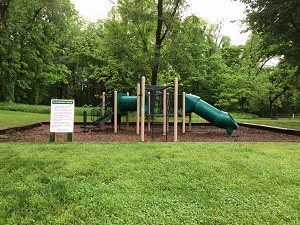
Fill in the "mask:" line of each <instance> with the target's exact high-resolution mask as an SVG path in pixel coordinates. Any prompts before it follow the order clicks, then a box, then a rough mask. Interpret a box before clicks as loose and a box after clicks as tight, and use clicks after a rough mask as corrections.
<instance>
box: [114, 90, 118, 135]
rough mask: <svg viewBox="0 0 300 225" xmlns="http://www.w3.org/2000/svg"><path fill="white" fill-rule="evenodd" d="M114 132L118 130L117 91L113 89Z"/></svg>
mask: <svg viewBox="0 0 300 225" xmlns="http://www.w3.org/2000/svg"><path fill="white" fill-rule="evenodd" d="M114 132H115V133H117V132H118V92H117V91H114Z"/></svg>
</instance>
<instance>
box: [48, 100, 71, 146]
mask: <svg viewBox="0 0 300 225" xmlns="http://www.w3.org/2000/svg"><path fill="white" fill-rule="evenodd" d="M74 108H75V103H74V100H68V99H52V100H51V119H50V142H55V139H56V137H55V134H56V133H68V136H67V141H69V142H72V141H73V132H74Z"/></svg>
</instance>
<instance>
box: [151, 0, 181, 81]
mask: <svg viewBox="0 0 300 225" xmlns="http://www.w3.org/2000/svg"><path fill="white" fill-rule="evenodd" d="M179 2H180V0H176V2H175V6H174V8H173V12H172V15H171V16H172V17H175V14H176V12H177V9H178V7H179ZM163 23H164V20H163V0H158V2H157V26H156V34H155V52H154V56H153V63H152V79H151V85H156V84H157V77H158V71H159V64H160V59H161V47H162V43H163V41H164V39H165V38H166V36H167V34H168V33H169V31H170V29H171V22H169V23H168V24H165V25H166V29H165V30H164V32H163V33H162V28H163Z"/></svg>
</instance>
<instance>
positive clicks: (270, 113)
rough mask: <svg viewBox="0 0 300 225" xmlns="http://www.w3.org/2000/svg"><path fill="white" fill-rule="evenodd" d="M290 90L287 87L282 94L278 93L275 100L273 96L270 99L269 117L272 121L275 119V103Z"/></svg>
mask: <svg viewBox="0 0 300 225" xmlns="http://www.w3.org/2000/svg"><path fill="white" fill-rule="evenodd" d="M288 89H289V88H288V87H285V88H284V89H283V90H282V91H281V92H280V93H278V94H277V95H276V96H275V97H274V98H272V96H270V98H269V116H270V118H271V119H273V118H274V115H273V103H274V102H275V101H276V100H277V99H278V98H279V97H280V96H281V95H283V94H284V93H285V92H286V91H287V90H288Z"/></svg>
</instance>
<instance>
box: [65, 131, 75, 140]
mask: <svg viewBox="0 0 300 225" xmlns="http://www.w3.org/2000/svg"><path fill="white" fill-rule="evenodd" d="M73 134H74V133H73V132H70V133H68V134H67V135H68V136H67V142H73V139H74V135H73Z"/></svg>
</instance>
